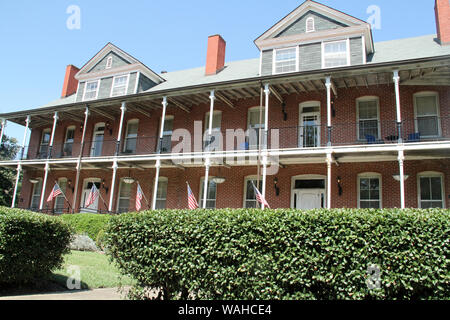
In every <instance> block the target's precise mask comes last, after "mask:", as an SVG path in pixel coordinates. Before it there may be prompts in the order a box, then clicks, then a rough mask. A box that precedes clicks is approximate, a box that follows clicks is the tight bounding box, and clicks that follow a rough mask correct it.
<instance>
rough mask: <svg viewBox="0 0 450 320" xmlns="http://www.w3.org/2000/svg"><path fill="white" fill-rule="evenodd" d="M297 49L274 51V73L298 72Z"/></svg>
mask: <svg viewBox="0 0 450 320" xmlns="http://www.w3.org/2000/svg"><path fill="white" fill-rule="evenodd" d="M297 52H298V50H297V47H293V48H286V49H275V50H274V65H273V73H275V74H276V73H286V72H294V71H297V66H298V63H297V61H298V54H297Z"/></svg>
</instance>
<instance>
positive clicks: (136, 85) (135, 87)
mask: <svg viewBox="0 0 450 320" xmlns="http://www.w3.org/2000/svg"><path fill="white" fill-rule="evenodd" d="M140 77H141V72H140V71H138V72H137V73H136V83H135V85H134V94H137V93H138V86H139V78H140Z"/></svg>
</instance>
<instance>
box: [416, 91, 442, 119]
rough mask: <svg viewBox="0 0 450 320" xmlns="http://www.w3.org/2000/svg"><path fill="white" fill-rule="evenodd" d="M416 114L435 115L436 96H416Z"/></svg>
mask: <svg viewBox="0 0 450 320" xmlns="http://www.w3.org/2000/svg"><path fill="white" fill-rule="evenodd" d="M416 106H417V116H436V115H437V103H436V96H435V95H432V96H426V97H417V98H416Z"/></svg>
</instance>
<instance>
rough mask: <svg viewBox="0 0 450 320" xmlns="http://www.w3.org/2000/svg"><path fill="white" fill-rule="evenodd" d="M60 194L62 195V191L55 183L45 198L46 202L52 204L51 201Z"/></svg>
mask: <svg viewBox="0 0 450 320" xmlns="http://www.w3.org/2000/svg"><path fill="white" fill-rule="evenodd" d="M60 194H62V190H61V188H60V187H59V185H58V184H57V183H56V184H55V186H54V187H53V190H52V192H51V193H50V195H49V196H48V198H47V202H52V201H53V199H55V198H56V197H57V196H59V195H60Z"/></svg>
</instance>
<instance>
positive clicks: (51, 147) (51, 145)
mask: <svg viewBox="0 0 450 320" xmlns="http://www.w3.org/2000/svg"><path fill="white" fill-rule="evenodd" d="M58 119H59V117H58V111H55V114H54V116H53V128H52V135H51V137H50V144H49V152H48V155H47V158H51V157H52V149H53V141H54V140H55V130H56V125H57V124H58ZM43 188H44V186H43Z"/></svg>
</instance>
